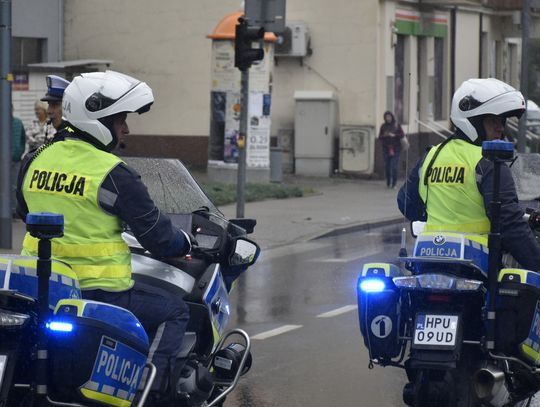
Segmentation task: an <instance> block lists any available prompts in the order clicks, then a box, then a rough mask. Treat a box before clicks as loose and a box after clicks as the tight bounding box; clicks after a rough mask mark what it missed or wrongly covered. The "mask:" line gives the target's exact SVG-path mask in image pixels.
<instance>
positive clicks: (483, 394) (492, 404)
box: [472, 365, 510, 407]
mask: <svg viewBox="0 0 540 407" xmlns="http://www.w3.org/2000/svg"><path fill="white" fill-rule="evenodd" d="M472 382H473V388H474V393H475V395H476V397H477V399H478V401H479V402H481V403H482V404H483V405H485V406H489V407H503V406H506V405H507V403H508V401H509V399H510V393H509V392H508V387H507V386H506V378H505V376H504V372H503V371H502V370H501V369H499V368H498V367H496V366H493V365H488V366H486V367H483V368H481V369H478V370H477V371H476V372H475V373H474V375H473V377H472Z"/></svg>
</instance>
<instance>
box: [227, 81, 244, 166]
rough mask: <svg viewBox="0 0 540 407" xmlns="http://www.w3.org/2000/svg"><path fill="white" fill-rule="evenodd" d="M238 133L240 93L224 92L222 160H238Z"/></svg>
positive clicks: (230, 161) (233, 161) (229, 161)
mask: <svg viewBox="0 0 540 407" xmlns="http://www.w3.org/2000/svg"><path fill="white" fill-rule="evenodd" d="M239 133H240V93H239V92H232V91H229V92H226V100H225V135H224V140H223V161H225V162H226V163H237V162H238V135H239Z"/></svg>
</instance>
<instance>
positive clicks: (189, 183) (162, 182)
mask: <svg viewBox="0 0 540 407" xmlns="http://www.w3.org/2000/svg"><path fill="white" fill-rule="evenodd" d="M123 160H124V161H125V162H126V164H128V165H129V166H130V167H132V168H133V169H134V170H135V171H137V172H138V173H139V174H140V175H141V178H142V181H143V182H144V184H145V185H146V187H147V188H148V193H149V194H150V197H151V198H152V199H153V201H154V203H155V204H156V206H157V207H158V208H159V209H161V210H162V211H163V212H165V213H169V214H189V213H192V212H193V211H195V210H197V209H201V208H204V207H206V208H208V209H209V210H210V212H212V213H215V214H218V215H221V216H222V214H221V212H220V211H219V209H217V208H216V207H215V206H214V204H213V203H212V202H211V201H210V199H209V198H208V197H207V196H206V194H205V193H204V192H203V190H202V189H201V187H200V186H199V184H198V183H197V181H195V179H194V178H193V176H192V175H191V174H190V172H189V171H188V170H187V168H186V167H185V166H184V164H182V162H181V161H180V160H176V159H172V158H171V159H168V158H143V157H125V158H123Z"/></svg>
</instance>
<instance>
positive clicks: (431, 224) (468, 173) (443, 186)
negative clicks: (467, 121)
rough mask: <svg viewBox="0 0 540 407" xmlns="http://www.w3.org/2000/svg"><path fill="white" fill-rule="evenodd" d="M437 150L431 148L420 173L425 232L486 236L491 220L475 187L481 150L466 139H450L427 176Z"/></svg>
mask: <svg viewBox="0 0 540 407" xmlns="http://www.w3.org/2000/svg"><path fill="white" fill-rule="evenodd" d="M436 151H437V147H434V148H432V149H431V150H430V151H429V153H428V154H427V156H426V158H425V160H424V164H423V165H422V169H421V171H420V185H419V193H420V197H421V198H422V200H423V201H424V203H426V200H427V204H426V212H427V222H426V227H425V229H424V230H425V231H456V232H469V233H478V234H486V233H489V230H490V221H489V219H488V217H487V215H486V209H485V207H484V199H483V198H482V195H481V194H480V191H479V190H478V186H477V184H476V165H477V164H478V162H479V161H480V160H481V159H482V148H481V147H479V146H475V145H473V144H470V143H468V142H466V141H464V140H459V139H457V140H451V141H450V142H448V143H447V144H446V145H445V146H444V147H443V148H442V150H441V151H440V152H439V155H438V156H437V158H436V160H435V162H434V163H433V165H432V168H431V170H430V172H429V174H428V176H427V185H424V177H425V171H426V168H427V166H428V164H429V162H430V161H431V158H432V157H433V154H435V152H436Z"/></svg>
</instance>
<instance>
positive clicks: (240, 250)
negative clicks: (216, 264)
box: [229, 238, 260, 266]
mask: <svg viewBox="0 0 540 407" xmlns="http://www.w3.org/2000/svg"><path fill="white" fill-rule="evenodd" d="M259 252H260V248H259V246H258V245H257V244H256V243H255V242H252V241H251V240H248V239H244V238H238V239H236V240H235V242H234V250H233V253H232V254H231V257H230V258H229V265H231V266H251V265H252V264H253V263H255V261H256V260H257V257H259Z"/></svg>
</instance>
